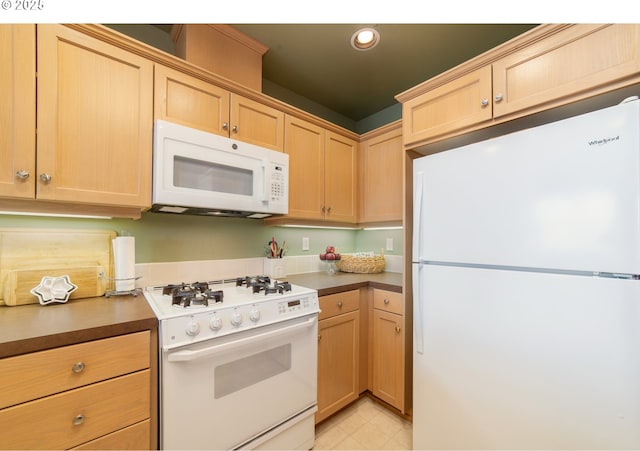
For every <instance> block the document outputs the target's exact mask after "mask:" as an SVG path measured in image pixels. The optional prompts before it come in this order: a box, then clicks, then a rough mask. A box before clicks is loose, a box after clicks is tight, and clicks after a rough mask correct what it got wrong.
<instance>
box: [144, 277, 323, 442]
mask: <svg viewBox="0 0 640 451" xmlns="http://www.w3.org/2000/svg"><path fill="white" fill-rule="evenodd" d="M144 295H145V298H146V299H147V301H148V302H149V305H150V306H151V308H152V309H153V311H154V312H155V314H156V316H157V317H158V319H159V323H160V324H159V334H158V335H159V341H160V343H159V344H160V353H161V355H160V359H159V360H160V446H161V448H162V449H240V448H242V449H259V448H263V449H264V448H271V449H274V448H279V449H310V448H312V447H313V441H314V437H315V434H314V413H315V411H316V410H317V409H316V404H317V328H318V321H317V316H318V312H319V304H318V294H317V291H316V290H313V289H309V288H305V287H300V286H297V285H292V284H289V283H288V282H286V281H281V280H272V279H270V278H268V277H266V276H256V277H238V278H233V279H226V280H219V281H209V282H194V283H189V284H182V283H181V284H176V285H167V286H163V287H149V288H147V289H145V291H144Z"/></svg>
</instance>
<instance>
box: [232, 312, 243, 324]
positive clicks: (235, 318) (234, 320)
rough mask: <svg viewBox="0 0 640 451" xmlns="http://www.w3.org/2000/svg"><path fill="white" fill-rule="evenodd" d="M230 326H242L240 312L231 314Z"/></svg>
mask: <svg viewBox="0 0 640 451" xmlns="http://www.w3.org/2000/svg"><path fill="white" fill-rule="evenodd" d="M231 324H232V325H233V326H236V327H238V326H239V325H240V324H242V315H241V314H240V312H233V313H232V314H231Z"/></svg>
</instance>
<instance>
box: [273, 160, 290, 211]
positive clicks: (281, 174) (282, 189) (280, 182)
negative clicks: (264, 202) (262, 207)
mask: <svg viewBox="0 0 640 451" xmlns="http://www.w3.org/2000/svg"><path fill="white" fill-rule="evenodd" d="M286 198H287V176H286V167H285V166H283V165H279V164H274V165H272V166H271V200H272V201H273V202H279V201H281V200H283V199H286Z"/></svg>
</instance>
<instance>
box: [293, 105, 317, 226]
mask: <svg viewBox="0 0 640 451" xmlns="http://www.w3.org/2000/svg"><path fill="white" fill-rule="evenodd" d="M285 128H286V137H285V152H286V153H287V154H288V155H289V216H290V217H293V218H303V219H322V218H323V206H324V139H325V130H324V129H323V128H321V127H318V126H317V125H314V124H311V123H310V122H307V121H304V120H302V119H298V118H295V117H291V116H287V117H286V120H285Z"/></svg>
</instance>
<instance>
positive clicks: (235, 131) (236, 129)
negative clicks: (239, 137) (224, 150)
mask: <svg viewBox="0 0 640 451" xmlns="http://www.w3.org/2000/svg"><path fill="white" fill-rule="evenodd" d="M231 131H232V132H233V133H238V126H237V125H234V126H233V127H232V128H231Z"/></svg>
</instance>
